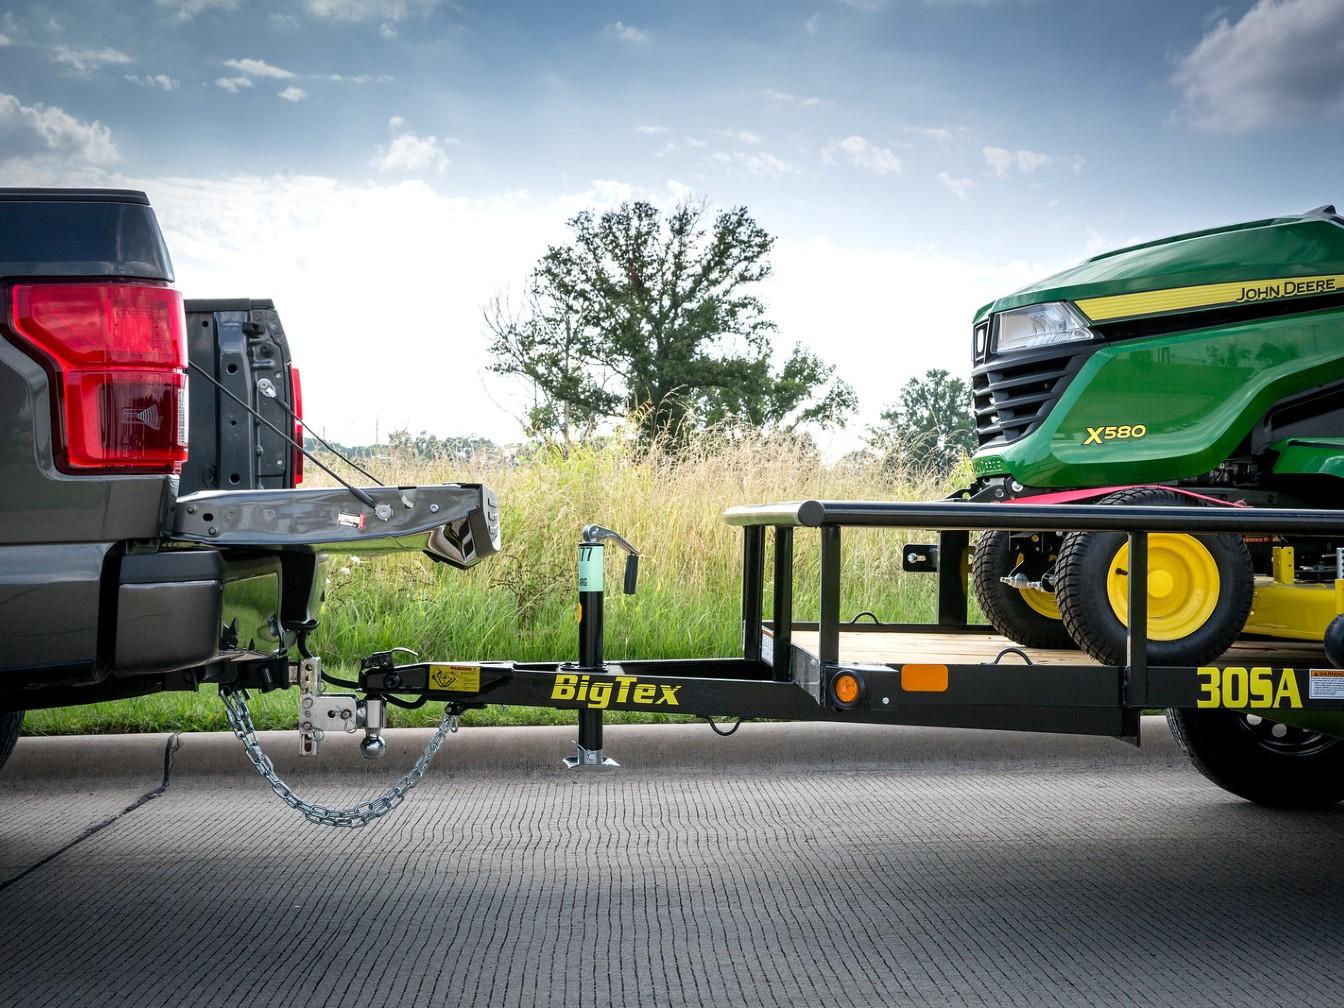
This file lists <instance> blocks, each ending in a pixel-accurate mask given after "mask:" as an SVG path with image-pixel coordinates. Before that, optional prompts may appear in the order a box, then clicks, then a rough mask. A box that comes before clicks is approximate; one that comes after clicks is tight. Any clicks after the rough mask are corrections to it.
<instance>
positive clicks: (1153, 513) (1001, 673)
mask: <svg viewBox="0 0 1344 1008" xmlns="http://www.w3.org/2000/svg"><path fill="white" fill-rule="evenodd" d="M724 517H725V520H726V521H727V522H728V523H729V524H731V525H735V526H739V527H741V528H742V531H743V539H742V542H743V547H742V654H741V656H740V657H732V658H690V659H677V660H654V661H617V662H606V661H605V660H604V658H603V654H602V584H601V574H600V570H601V560H602V554H601V548H602V542H601V541H600V538H601V537H595V536H593V535H586V536H585V541H584V542H583V543H581V544H580V546H579V548H580V572H581V573H580V592H579V602H580V620H579V636H580V646H579V660H578V661H577V662H547V663H519V662H508V661H497V662H416V663H413V664H407V665H396V664H395V661H394V656H393V655H392V654H391V653H381V654H377V655H372V656H370V658H368V659H366V661H365V662H364V664H363V667H362V669H361V672H360V677H359V685H360V688H361V689H362V690H364V691H365V692H366V693H368V694H369V695H370V696H375V697H376V696H383V697H385V696H387V695H388V694H392V695H402V696H405V695H413V696H414V697H416V698H417V702H418V700H419V699H427V700H436V701H445V702H447V703H448V704H449V706H450V707H452V708H456V709H467V708H469V707H473V706H479V705H484V704H491V703H500V704H517V705H523V706H538V707H553V708H561V709H575V710H578V711H580V712H581V714H580V733H579V736H580V737H579V745H580V752H579V757H578V758H577V759H576V760H575V761H574V762H576V763H578V764H580V765H584V764H595V763H601V762H603V757H602V752H601V750H602V741H601V727H602V713H603V712H604V711H606V710H636V711H653V712H661V713H669V714H693V715H700V716H704V717H717V716H722V717H729V718H776V719H786V720H799V721H836V722H845V721H853V722H863V723H887V724H906V725H938V726H955V727H975V728H999V729H1014V730H1024V731H1046V732H1066V733H1075V734H1087V735H1109V736H1114V737H1117V738H1121V739H1125V740H1128V741H1131V742H1134V743H1136V744H1137V742H1138V738H1139V725H1140V720H1139V716H1140V714H1141V712H1142V711H1143V710H1144V709H1145V708H1155V707H1157V708H1163V707H1176V708H1194V707H1226V708H1228V709H1238V710H1270V709H1271V708H1275V707H1277V708H1278V709H1279V711H1280V714H1281V715H1282V716H1283V717H1284V719H1285V720H1288V719H1289V718H1288V715H1289V714H1290V712H1289V711H1288V710H1287V709H1286V707H1288V706H1291V707H1293V708H1300V710H1301V712H1308V711H1344V696H1341V698H1340V699H1335V698H1334V695H1335V694H1338V693H1339V689H1338V686H1339V685H1340V684H1344V671H1340V670H1335V669H1329V668H1328V666H1326V663H1325V660H1324V656H1323V653H1322V652H1321V650H1320V649H1319V648H1318V647H1315V646H1313V645H1310V644H1303V645H1298V644H1288V645H1286V646H1285V645H1284V644H1283V642H1270V641H1244V642H1241V643H1239V644H1238V645H1237V647H1236V648H1235V649H1234V651H1232V652H1229V653H1228V654H1227V655H1224V656H1223V657H1222V658H1220V659H1218V660H1217V661H1215V662H1213V663H1212V664H1211V665H1210V666H1207V667H1202V668H1195V667H1170V666H1154V665H1150V664H1149V662H1148V649H1147V643H1148V642H1147V640H1146V637H1145V635H1144V634H1142V633H1139V632H1137V631H1136V630H1135V629H1134V628H1135V627H1141V626H1145V625H1146V622H1147V620H1146V616H1147V592H1146V585H1147V567H1148V537H1149V535H1150V534H1152V533H1158V532H1186V533H1195V534H1200V533H1233V534H1267V535H1293V536H1344V513H1341V512H1335V511H1323V510H1301V509H1299V510H1287V509H1284V510H1277V509H1262V508H1249V507H1219V508H1212V507H1199V508H1194V507H1174V506H1161V507H1135V506H1115V507H1112V506H1102V505H1088V504H1076V505H1059V504H1046V505H1041V504H1031V503H1029V502H1027V503H1012V504H999V503H969V502H960V501H939V502H931V503H882V502H870V501H817V500H809V501H799V502H790V503H784V504H767V505H753V506H743V507H735V508H730V509H729V510H728V511H727V512H726V513H725V516H724ZM813 528H814V529H817V530H818V534H819V536H820V605H819V612H818V614H817V619H816V620H815V621H813V622H806V621H797V620H795V619H794V608H795V607H794V601H793V587H794V563H793V561H794V538H795V534H796V532H797V530H799V529H813ZM846 528H864V529H898V530H937V531H938V533H939V546H938V553H937V562H936V565H935V564H933V563H929V564H928V565H927V566H928V567H929V568H933V567H935V566H936V571H937V593H938V609H937V621H936V623H933V624H910V623H886V624H884V623H877V622H873V623H859V622H855V621H851V622H842V618H841V611H840V604H841V595H840V587H841V571H842V567H843V552H842V545H843V537H842V532H843V530H844V529H846ZM594 529H597V527H596V526H590V527H589V529H588V530H585V531H586V532H587V533H592V532H593V530H594ZM995 529H999V530H1007V531H1023V532H1068V531H1104V532H1119V533H1123V534H1125V535H1127V536H1128V541H1129V565H1130V575H1131V576H1130V579H1129V585H1130V592H1129V612H1130V621H1129V622H1130V628H1131V629H1130V631H1129V635H1128V654H1127V660H1126V662H1125V664H1123V665H1101V664H1096V663H1092V662H1088V661H1081V662H1079V663H1077V664H1037V663H1034V662H1033V661H1032V660H1031V657H1030V655H1029V653H1028V652H1027V651H1025V650H1023V649H1020V648H1017V647H1015V646H1013V645H1012V644H1011V642H1007V641H1004V642H1003V643H1004V645H1005V646H1004V648H1003V649H1002V651H1001V652H1000V653H999V654H998V655H996V657H995V659H994V660H993V661H990V662H985V661H976V662H964V661H963V662H956V661H943V662H938V663H930V660H929V658H928V657H927V656H923V657H920V656H913V657H912V658H911V659H910V660H891V661H884V662H878V663H853V662H845V661H842V660H841V650H840V642H841V633H842V631H843V632H845V633H850V632H853V633H863V634H870V633H871V634H885V635H890V636H889V637H888V638H887V640H890V641H892V642H893V651H894V652H896V653H899V651H900V647H901V643H902V641H907V642H908V641H912V640H913V638H912V637H911V636H910V635H924V644H925V646H926V647H927V644H928V640H927V636H928V635H929V634H931V633H932V634H936V635H945V636H944V639H945V641H947V642H955V641H956V639H957V636H958V635H965V634H986V633H992V630H991V628H989V627H984V626H973V625H970V624H969V623H968V619H967V608H968V607H967V559H968V557H969V551H970V548H971V547H970V535H969V533H970V532H971V531H977V530H995ZM767 530H770V531H771V535H772V537H773V578H772V583H773V587H772V594H773V598H772V617H771V618H770V619H766V618H765V607H764V602H765V593H766V578H765V572H766V539H767ZM598 531H600V532H602V533H606V534H607V536H612V534H610V533H608V531H607V530H604V529H599V530H598ZM612 537H614V536H612ZM614 538H619V537H614ZM621 544H622V545H623V546H627V547H628V544H624V543H623V541H622V543H621ZM594 549H596V551H597V552H596V564H597V566H596V568H595V569H596V570H597V572H598V573H597V575H596V583H595V584H593V583H591V582H590V583H588V584H584V583H583V581H584V574H583V572H584V570H585V569H587V570H588V571H589V572H591V571H593V570H594V568H593V567H592V564H593V559H592V557H593V552H592V551H593V550H594ZM585 551H587V552H585ZM585 565H587V567H586V568H585ZM632 581H633V578H632V576H631V572H630V571H629V570H628V571H627V584H626V589H627V591H630V590H632V589H633V584H632ZM594 588H595V589H596V590H594ZM800 632H815V633H816V634H817V641H818V646H817V648H816V650H815V653H813V652H812V651H809V650H807V649H805V648H803V647H801V646H799V645H798V644H797V643H796V641H795V637H796V635H797V634H798V633H800ZM935 643H936V642H935ZM949 650H950V651H951V650H955V649H954V648H949ZM1081 657H1084V656H1082V655H1080V658H1081ZM1313 670H1314V671H1315V672H1316V674H1317V676H1325V677H1329V678H1330V680H1331V681H1330V683H1328V684H1325V685H1323V686H1322V687H1321V688H1320V689H1319V690H1317V689H1313V685H1312V673H1313ZM1228 675H1231V679H1230V680H1229V679H1227V676H1228ZM1262 675H1263V676H1265V677H1267V678H1270V679H1273V681H1274V682H1276V683H1277V684H1278V688H1277V689H1276V690H1272V691H1271V692H1272V694H1273V695H1272V696H1268V697H1266V696H1265V695H1263V691H1261V693H1260V695H1258V696H1257V695H1252V694H1253V693H1254V692H1255V691H1251V692H1247V690H1246V688H1245V684H1246V683H1247V681H1248V680H1250V679H1252V678H1255V677H1260V676H1262ZM845 677H848V679H850V680H853V681H846V682H845V683H844V684H843V685H844V686H845V689H844V690H843V691H841V692H840V693H838V692H837V689H836V686H837V681H838V680H840V679H842V678H845ZM1220 677H1221V680H1222V681H1223V683H1224V685H1225V684H1226V683H1227V682H1231V683H1232V685H1233V686H1234V687H1236V686H1237V683H1238V682H1240V683H1241V686H1240V687H1239V688H1234V689H1232V690H1231V691H1230V694H1231V695H1229V691H1227V690H1223V691H1220V690H1219V689H1218V684H1219V681H1220ZM1285 678H1286V679H1287V681H1286V682H1285V681H1284V680H1285ZM1257 681H1258V679H1257ZM1322 681H1323V680H1322ZM856 684H857V690H855V685H856ZM1318 694H1319V695H1318ZM1294 700H1295V702H1294ZM1285 701H1286V704H1285ZM1291 713H1292V714H1294V715H1297V714H1298V711H1296V710H1295V711H1293V712H1291ZM1266 716H1267V717H1268V718H1270V719H1271V720H1272V719H1273V718H1274V717H1275V715H1274V714H1273V712H1272V710H1270V713H1268V714H1267V715H1266Z"/></svg>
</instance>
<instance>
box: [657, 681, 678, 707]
mask: <svg viewBox="0 0 1344 1008" xmlns="http://www.w3.org/2000/svg"><path fill="white" fill-rule="evenodd" d="M658 688H659V689H660V690H662V691H663V695H662V697H660V698H659V700H658V702H659V703H661V704H667V705H668V706H669V707H680V706H681V704H679V703H677V694H678V693H679V692H681V687H680V686H664V685H662V684H661V683H660V684H659V686H658Z"/></svg>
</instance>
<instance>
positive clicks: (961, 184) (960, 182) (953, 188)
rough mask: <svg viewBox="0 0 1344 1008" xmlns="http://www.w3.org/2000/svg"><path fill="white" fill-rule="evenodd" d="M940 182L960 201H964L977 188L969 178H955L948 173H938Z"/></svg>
mask: <svg viewBox="0 0 1344 1008" xmlns="http://www.w3.org/2000/svg"><path fill="white" fill-rule="evenodd" d="M938 181H939V182H941V183H942V184H943V185H944V186H946V187H947V190H948V191H949V192H950V193H952V195H953V196H955V197H956V198H957V199H959V200H964V199H965V198H966V194H967V193H968V192H970V191H971V190H972V189H973V188H975V183H974V182H973V181H971V180H970V179H968V178H953V177H952V176H951V175H949V174H948V173H947V172H941V171H940V172H939V173H938Z"/></svg>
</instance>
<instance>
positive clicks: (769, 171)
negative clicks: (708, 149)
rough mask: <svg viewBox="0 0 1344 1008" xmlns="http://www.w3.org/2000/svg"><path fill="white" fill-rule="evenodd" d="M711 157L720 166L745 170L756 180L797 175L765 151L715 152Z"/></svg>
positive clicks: (792, 167)
mask: <svg viewBox="0 0 1344 1008" xmlns="http://www.w3.org/2000/svg"><path fill="white" fill-rule="evenodd" d="M711 157H713V158H714V160H715V161H718V162H719V163H720V164H726V165H731V166H733V167H735V168H742V169H745V170H746V171H748V172H750V173H751V174H752V175H755V176H756V177H757V178H766V179H772V178H780V177H781V176H784V175H796V174H797V173H798V169H797V168H795V167H794V166H793V165H791V164H789V163H788V162H787V161H781V160H780V159H779V158H777V157H775V156H774V155H773V154H767V153H766V152H765V151H751V152H748V151H715V152H714V153H713V154H712V155H711Z"/></svg>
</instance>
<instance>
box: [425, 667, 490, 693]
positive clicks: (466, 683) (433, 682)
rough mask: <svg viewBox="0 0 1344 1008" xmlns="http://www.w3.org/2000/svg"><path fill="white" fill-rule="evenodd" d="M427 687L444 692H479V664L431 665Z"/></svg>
mask: <svg viewBox="0 0 1344 1008" xmlns="http://www.w3.org/2000/svg"><path fill="white" fill-rule="evenodd" d="M429 688H430V689H431V690H438V691H440V692H444V693H479V692H480V691H481V667H480V666H479V665H431V666H430V667H429Z"/></svg>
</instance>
